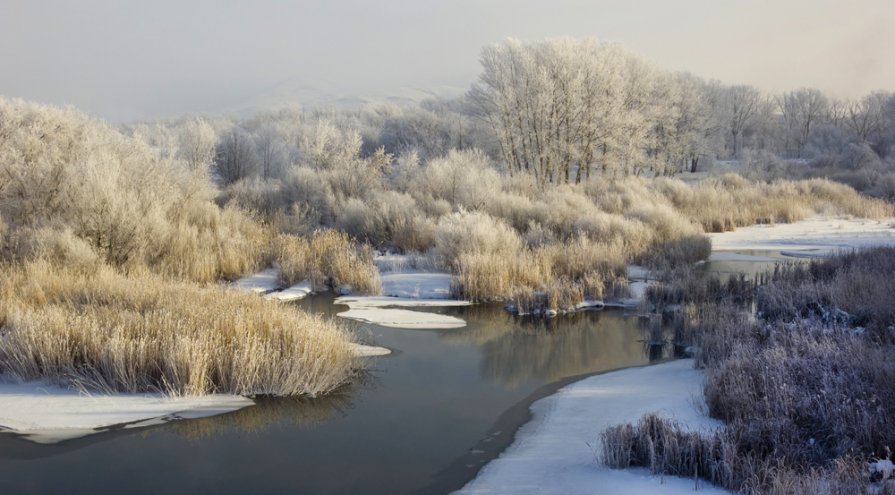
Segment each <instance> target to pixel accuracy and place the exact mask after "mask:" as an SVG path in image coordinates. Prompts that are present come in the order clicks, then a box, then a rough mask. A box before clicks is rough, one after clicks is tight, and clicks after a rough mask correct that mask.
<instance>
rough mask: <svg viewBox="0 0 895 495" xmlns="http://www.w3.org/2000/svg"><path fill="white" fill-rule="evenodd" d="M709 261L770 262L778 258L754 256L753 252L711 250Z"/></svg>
mask: <svg viewBox="0 0 895 495" xmlns="http://www.w3.org/2000/svg"><path fill="white" fill-rule="evenodd" d="M709 261H748V262H758V263H772V262H775V261H780V259H779V258H771V257H770V256H756V255H753V254H743V253H737V252H733V251H713V252H712V254H711V256H709Z"/></svg>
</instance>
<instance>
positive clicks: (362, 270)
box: [273, 230, 382, 294]
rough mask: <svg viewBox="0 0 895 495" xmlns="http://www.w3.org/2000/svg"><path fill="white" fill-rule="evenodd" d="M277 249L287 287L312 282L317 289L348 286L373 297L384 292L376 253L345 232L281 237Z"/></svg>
mask: <svg viewBox="0 0 895 495" xmlns="http://www.w3.org/2000/svg"><path fill="white" fill-rule="evenodd" d="M273 249H274V260H275V262H276V263H277V265H278V266H279V270H280V280H281V281H282V282H283V283H284V284H286V285H292V284H294V283H296V282H300V281H302V280H310V281H311V283H312V285H313V286H314V289H315V290H326V289H339V288H340V287H344V286H349V287H351V289H352V290H354V291H358V292H366V293H370V294H378V293H379V292H380V291H381V290H382V287H381V286H380V283H379V270H377V269H376V265H374V264H373V250H372V249H371V248H370V246H369V245H366V244H364V245H358V244H357V243H356V242H354V241H353V240H352V239H351V238H350V237H348V234H345V233H344V232H339V231H336V230H317V231H315V232H314V233H313V234H312V235H311V237H310V238H304V237H297V236H293V235H288V234H281V235H280V236H278V237H277V238H276V239H275V241H274V244H273Z"/></svg>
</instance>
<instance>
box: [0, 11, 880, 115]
mask: <svg viewBox="0 0 895 495" xmlns="http://www.w3.org/2000/svg"><path fill="white" fill-rule="evenodd" d="M562 35H571V36H577V37H584V36H591V37H595V38H597V39H600V40H608V41H616V42H620V43H621V44H623V45H624V46H625V47H627V48H628V49H630V50H632V51H635V52H637V53H639V54H641V55H644V56H645V57H647V58H649V59H651V60H653V61H654V62H656V63H658V64H659V65H661V66H664V67H666V68H669V69H675V70H689V71H691V72H694V73H696V74H698V75H701V76H704V77H710V78H716V79H720V80H722V81H724V82H744V83H749V84H755V85H757V86H760V87H762V88H763V89H766V90H771V91H773V90H781V89H786V88H797V87H803V86H813V87H818V88H821V89H823V90H825V91H828V92H831V93H833V94H835V95H837V96H855V95H860V94H863V93H866V92H868V91H870V90H873V89H888V90H895V63H893V60H895V56H893V54H892V53H891V50H892V49H893V48H895V0H861V1H857V0H850V1H847V2H846V1H831V0H791V1H782V0H777V1H745V0H744V1H737V0H679V1H669V0H648V1H633V0H627V1H623V0H619V1H614V0H611V1H610V0H607V1H600V0H590V1H586V0H550V1H534V0H443V1H435V0H405V1H400V0H321V1H316V0H307V1H290V2H287V1H272V0H252V1H225V0H207V1H188V0H153V1H136V0H134V1H125V0H121V1H112V0H108V1H101V0H77V1H67V0H59V1H49V0H47V1H42V0H0V64H2V65H0V94H2V95H5V96H14V97H23V98H27V99H31V100H37V101H42V102H50V103H68V104H73V105H75V106H77V107H79V108H81V109H83V110H86V111H88V112H90V113H92V114H95V115H99V116H101V117H104V118H107V119H111V120H113V121H122V120H132V119H142V118H154V117H172V116H176V115H179V114H182V113H187V112H221V111H227V110H228V109H232V108H234V106H238V105H239V104H241V103H243V102H250V101H255V98H256V97H257V95H263V94H265V93H270V92H271V91H272V90H271V88H276V87H283V86H284V85H285V86H289V87H300V86H302V85H309V86H313V87H314V88H316V89H317V90H323V91H329V92H332V93H337V94H349V93H350V94H357V95H364V94H388V93H391V92H397V91H398V90H399V89H400V88H402V87H414V88H434V87H438V86H457V87H465V86H467V85H468V84H469V83H470V82H472V81H473V80H474V79H475V77H476V76H477V74H478V70H479V67H478V55H479V51H480V49H481V47H482V46H484V45H486V44H489V43H494V42H497V41H500V40H501V39H504V38H506V37H515V38H520V39H524V40H537V39H541V38H546V37H555V36H562ZM294 94H301V93H300V92H297V93H294Z"/></svg>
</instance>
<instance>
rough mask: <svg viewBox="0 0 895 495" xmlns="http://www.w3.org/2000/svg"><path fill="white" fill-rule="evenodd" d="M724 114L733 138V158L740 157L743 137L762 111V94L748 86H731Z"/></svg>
mask: <svg viewBox="0 0 895 495" xmlns="http://www.w3.org/2000/svg"><path fill="white" fill-rule="evenodd" d="M724 96H725V98H724V104H725V108H724V110H723V111H724V112H725V114H726V120H727V131H728V133H729V135H730V138H731V147H730V150H731V156H739V153H740V149H741V148H742V144H743V135H744V134H745V133H746V131H748V130H749V128H750V126H753V125H754V124H755V121H756V118H757V117H758V115H759V113H760V111H761V104H762V96H761V92H760V91H759V90H758V89H756V88H754V87H752V86H746V85H736V86H731V87H729V88H727V89H726V91H725V95H724Z"/></svg>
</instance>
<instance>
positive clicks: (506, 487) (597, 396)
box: [457, 360, 727, 495]
mask: <svg viewBox="0 0 895 495" xmlns="http://www.w3.org/2000/svg"><path fill="white" fill-rule="evenodd" d="M702 380H703V375H702V373H701V372H700V371H697V370H694V369H693V362H692V361H691V360H679V361H672V362H669V363H664V364H658V365H655V366H647V367H643V368H632V369H626V370H621V371H615V372H611V373H606V374H603V375H596V376H592V377H590V378H586V379H584V380H581V381H579V382H576V383H573V384H571V385H569V386H567V387H564V388H563V389H561V390H559V391H558V392H557V393H556V394H554V395H552V396H550V397H547V398H544V399H541V400H539V401H537V402H535V403H534V404H532V406H531V411H532V413H533V416H534V419H533V420H532V421H531V422H529V423H528V424H526V425H525V426H523V427H522V429H520V430H519V432H518V433H517V434H516V438H515V441H514V442H513V445H511V446H510V448H509V449H507V451H505V452H504V453H503V454H501V455H500V457H499V458H497V459H495V460H493V461H491V462H490V463H488V464H487V465H486V466H485V467H484V469H482V471H481V472H480V473H479V475H478V476H477V477H476V478H475V479H474V480H472V481H471V482H470V483H469V484H467V485H466V486H465V487H464V488H463V489H461V490H460V491H459V492H457V493H461V494H473V493H476V494H481V493H495V494H496V493H514V494H577V493H596V492H600V493H613V494H623V495H624V494H640V493H651V494H671V495H677V494H684V493H687V494H689V493H692V492H693V491H694V481H693V480H692V479H686V478H676V477H670V476H663V477H658V476H651V475H650V474H649V472H648V471H647V470H645V469H627V470H613V469H609V468H607V467H605V466H604V465H602V464H600V463H599V462H597V459H595V457H599V435H600V433H601V432H602V431H603V430H604V429H605V428H607V427H608V426H612V425H616V424H620V423H626V422H630V421H636V420H637V419H639V418H640V417H641V416H642V415H644V414H646V413H650V412H657V413H659V414H661V415H664V416H667V417H671V418H673V419H675V420H676V421H679V422H681V423H682V424H685V425H687V426H688V427H690V428H691V429H694V430H701V431H706V430H709V429H712V428H717V427H719V426H720V423H719V422H717V421H714V420H711V419H709V418H707V417H706V416H705V415H704V414H702V413H701V412H699V411H698V410H697V409H696V407H695V406H694V405H693V399H692V398H693V397H701V396H702ZM595 450H596V451H597V452H595ZM698 493H703V494H707V495H714V494H722V493H727V492H725V491H723V490H720V489H719V488H717V487H714V486H710V485H708V484H707V483H706V482H704V481H701V480H700V482H699V492H698Z"/></svg>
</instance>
